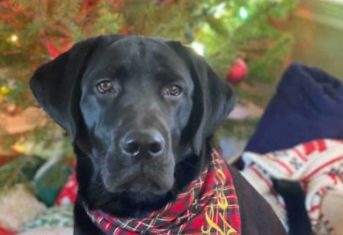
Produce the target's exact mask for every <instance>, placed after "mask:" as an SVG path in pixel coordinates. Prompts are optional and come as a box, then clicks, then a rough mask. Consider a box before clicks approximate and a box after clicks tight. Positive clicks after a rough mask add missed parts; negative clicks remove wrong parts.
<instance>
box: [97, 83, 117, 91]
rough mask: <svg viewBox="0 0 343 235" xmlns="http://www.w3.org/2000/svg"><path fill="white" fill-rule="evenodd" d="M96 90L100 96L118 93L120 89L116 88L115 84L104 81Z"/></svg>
mask: <svg viewBox="0 0 343 235" xmlns="http://www.w3.org/2000/svg"><path fill="white" fill-rule="evenodd" d="M96 89H97V90H98V92H99V93H100V94H106V93H116V92H118V89H116V88H115V86H114V84H113V82H112V81H111V80H103V81H100V82H98V83H97V84H96Z"/></svg>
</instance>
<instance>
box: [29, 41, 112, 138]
mask: <svg viewBox="0 0 343 235" xmlns="http://www.w3.org/2000/svg"><path fill="white" fill-rule="evenodd" d="M117 37H119V36H115V35H113V36H107V37H106V38H105V37H97V38H91V39H88V40H85V41H81V42H79V43H77V44H75V45H74V46H73V47H72V48H71V49H70V50H69V51H67V52H65V53H64V54H62V55H60V56H59V57H57V58H56V59H54V60H52V61H50V62H48V63H46V64H44V65H42V66H41V67H39V68H38V69H37V70H36V72H35V73H34V75H33V77H32V78H31V80H30V88H31V90H32V92H33V95H34V96H35V98H36V99H37V101H38V102H39V103H40V105H41V106H42V107H43V109H44V110H45V111H46V112H47V113H48V114H49V115H50V116H51V117H52V118H53V119H54V120H55V121H56V122H57V123H58V124H59V125H61V126H62V127H63V128H64V129H65V130H66V131H67V132H68V134H69V135H70V137H71V138H72V139H73V140H74V139H75V137H76V133H77V128H78V124H79V107H78V101H79V97H80V88H79V86H80V79H81V77H82V75H83V73H84V70H85V68H86V66H87V61H88V59H89V58H90V57H91V55H92V53H93V51H94V50H95V49H96V48H97V47H98V46H99V44H104V43H106V42H109V41H114V40H116V39H117Z"/></svg>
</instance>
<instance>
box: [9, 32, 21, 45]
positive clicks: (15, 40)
mask: <svg viewBox="0 0 343 235" xmlns="http://www.w3.org/2000/svg"><path fill="white" fill-rule="evenodd" d="M18 39H19V38H18V35H16V34H12V35H11V36H10V38H9V40H10V41H11V42H13V43H16V42H18Z"/></svg>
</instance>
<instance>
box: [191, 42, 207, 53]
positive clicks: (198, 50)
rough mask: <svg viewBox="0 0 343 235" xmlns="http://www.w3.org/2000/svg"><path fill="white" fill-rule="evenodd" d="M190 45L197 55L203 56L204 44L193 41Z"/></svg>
mask: <svg viewBox="0 0 343 235" xmlns="http://www.w3.org/2000/svg"><path fill="white" fill-rule="evenodd" d="M191 47H192V48H193V50H194V51H195V52H196V53H198V54H199V55H201V56H203V55H204V54H205V46H204V44H202V43H200V42H197V41H194V42H192V43H191Z"/></svg>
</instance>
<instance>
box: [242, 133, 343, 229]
mask: <svg viewBox="0 0 343 235" xmlns="http://www.w3.org/2000/svg"><path fill="white" fill-rule="evenodd" d="M242 157H243V160H244V162H245V164H246V167H245V169H244V170H243V171H242V174H243V175H244V176H245V178H246V179H247V180H248V181H249V182H250V183H251V184H252V185H253V186H254V187H255V189H256V190H257V191H258V192H259V193H261V194H262V195H263V196H264V197H265V199H266V200H267V201H268V202H269V204H270V205H271V206H272V208H273V209H274V211H275V212H276V214H277V215H278V217H279V218H280V220H281V221H282V222H283V224H284V225H285V227H287V222H286V213H285V208H284V202H283V200H282V198H281V197H280V196H279V195H277V194H276V192H275V191H273V189H272V182H271V178H275V179H286V180H292V181H299V182H301V184H302V186H303V188H304V190H305V191H306V209H307V213H308V215H309V218H310V221H311V223H312V227H313V229H314V231H316V233H317V234H335V235H336V234H343V229H342V225H341V224H343V207H342V205H343V203H342V202H343V182H342V176H343V141H342V140H330V139H323V140H315V141H310V142H307V143H304V144H300V145H297V146H295V147H294V148H291V149H286V150H282V151H276V152H272V153H268V154H263V155H261V154H256V153H251V152H245V153H244V154H243V156H242ZM330 194H334V195H341V196H342V197H336V196H335V197H334V198H335V200H336V201H335V202H332V203H335V204H336V205H337V208H335V207H334V208H335V209H334V210H332V209H331V210H326V209H325V208H323V201H324V198H325V197H326V196H328V195H330ZM327 198H331V197H327ZM325 205H330V202H329V203H327V202H326V203H325ZM330 206H331V207H332V205H330ZM324 212H325V213H324ZM337 216H340V218H342V222H341V223H337V222H334V221H337V219H334V218H337ZM339 230H340V231H339Z"/></svg>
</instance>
